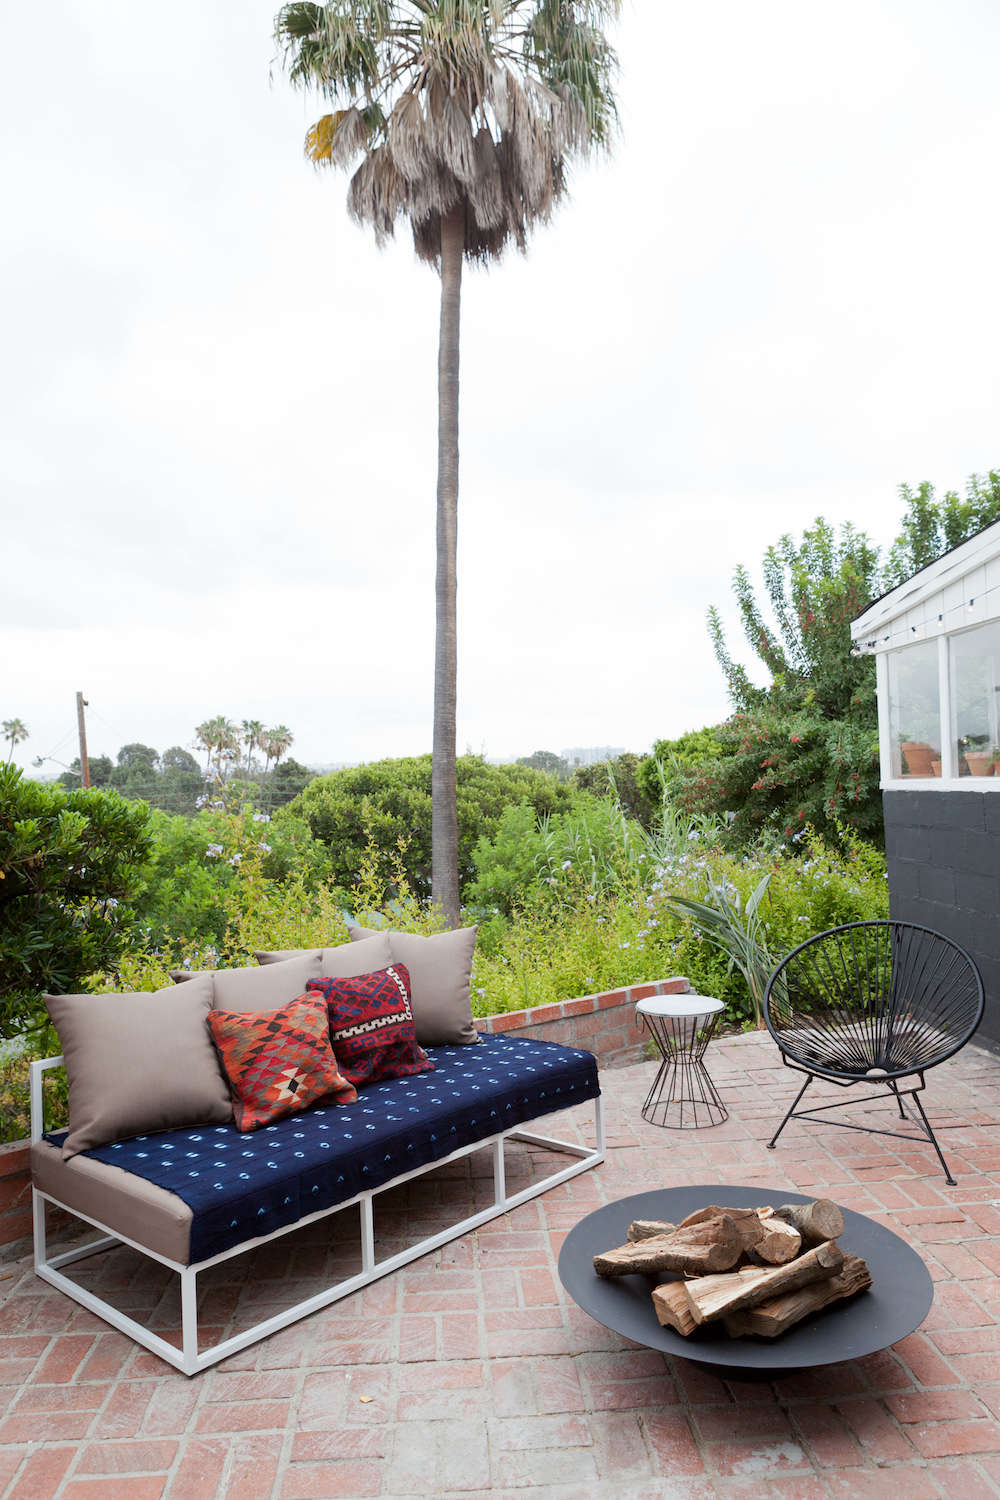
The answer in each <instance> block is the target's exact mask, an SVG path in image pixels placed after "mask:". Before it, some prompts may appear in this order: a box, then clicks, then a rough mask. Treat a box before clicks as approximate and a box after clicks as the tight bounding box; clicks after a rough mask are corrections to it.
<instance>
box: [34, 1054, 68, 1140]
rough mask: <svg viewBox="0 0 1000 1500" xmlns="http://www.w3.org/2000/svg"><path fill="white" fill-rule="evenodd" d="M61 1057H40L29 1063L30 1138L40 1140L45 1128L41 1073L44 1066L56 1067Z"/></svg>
mask: <svg viewBox="0 0 1000 1500" xmlns="http://www.w3.org/2000/svg"><path fill="white" fill-rule="evenodd" d="M63 1061H64V1059H63V1058H62V1057H42V1058H39V1059H37V1060H36V1061H35V1062H32V1063H30V1064H29V1068H30V1072H31V1139H32V1140H33V1141H40V1140H41V1138H42V1132H43V1131H44V1129H45V1124H44V1120H43V1111H42V1074H43V1073H44V1072H45V1070H46V1068H58V1067H61V1066H62V1064H63Z"/></svg>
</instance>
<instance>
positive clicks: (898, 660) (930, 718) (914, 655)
mask: <svg viewBox="0 0 1000 1500" xmlns="http://www.w3.org/2000/svg"><path fill="white" fill-rule="evenodd" d="M888 667H889V731H890V738H891V743H892V774H893V776H940V775H941V702H940V692H939V685H938V648H937V641H922V642H921V643H920V645H918V646H907V647H905V649H904V650H902V651H890V652H889V661H888Z"/></svg>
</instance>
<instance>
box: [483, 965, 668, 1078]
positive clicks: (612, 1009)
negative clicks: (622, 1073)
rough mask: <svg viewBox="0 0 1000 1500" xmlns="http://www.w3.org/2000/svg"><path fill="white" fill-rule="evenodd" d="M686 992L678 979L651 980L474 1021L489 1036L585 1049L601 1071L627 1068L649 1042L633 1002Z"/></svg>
mask: <svg viewBox="0 0 1000 1500" xmlns="http://www.w3.org/2000/svg"><path fill="white" fill-rule="evenodd" d="M690 989H691V986H690V984H689V983H688V981H687V980H686V979H684V978H681V977H677V978H673V979H656V980H653V981H651V982H649V983H647V984H633V985H630V986H629V987H628V988H627V989H621V990H605V991H604V992H603V993H602V994H600V995H584V996H583V997H582V998H581V999H579V1000H560V1001H558V1002H557V1003H556V1004H555V1005H536V1006H534V1007H533V1008H532V1009H530V1010H512V1011H508V1012H507V1013H506V1014H505V1015H501V1016H481V1017H480V1016H477V1018H476V1025H477V1027H478V1028H479V1030H480V1031H485V1032H489V1033H491V1034H493V1035H496V1034H497V1033H498V1032H502V1031H515V1032H518V1033H519V1034H520V1035H523V1036H530V1037H537V1038H538V1039H539V1040H540V1041H545V1042H563V1043H565V1044H566V1045H567V1046H570V1047H574V1046H576V1047H586V1049H587V1051H588V1052H593V1053H594V1055H595V1056H596V1058H597V1061H598V1063H599V1064H600V1066H601V1067H602V1068H626V1067H628V1065H629V1064H630V1063H637V1062H642V1060H643V1058H644V1056H645V1046H646V1042H647V1041H648V1040H649V1032H648V1031H647V1030H646V1028H645V1026H643V1024H642V1022H641V1021H637V1019H636V1014H635V1002H636V1001H637V1000H647V999H648V998H649V997H650V995H686V994H687V993H688V992H689V990H690Z"/></svg>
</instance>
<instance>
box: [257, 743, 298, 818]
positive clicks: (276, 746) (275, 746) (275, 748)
mask: <svg viewBox="0 0 1000 1500" xmlns="http://www.w3.org/2000/svg"><path fill="white" fill-rule="evenodd" d="M261 738H262V740H263V744H262V746H261V748H262V749H263V751H264V754H265V755H266V756H267V761H266V763H265V771H264V774H265V775H266V774H267V770H266V767H267V766H268V765H270V763H271V762H272V761H273V762H274V770H275V771H276V770H277V769H278V761H279V760H280V759H281V757H282V756H283V755H285V754H287V752H288V751H289V750H290V749H291V747H292V744H293V742H294V740H295V736H294V734H293V733H292V731H291V730H290V729H289V727H288V725H287V724H278V725H276V726H275V728H274V729H265V730H264V733H263V735H262V736H261ZM273 790H274V772H273V771H272V773H271V780H270V781H269V782H268V787H267V805H268V807H270V806H271V793H272V792H273Z"/></svg>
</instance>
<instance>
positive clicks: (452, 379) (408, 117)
mask: <svg viewBox="0 0 1000 1500" xmlns="http://www.w3.org/2000/svg"><path fill="white" fill-rule="evenodd" d="M619 9H620V0H329V3H328V4H325V5H320V4H313V3H308V0H293V3H292V4H288V5H285V6H283V7H282V9H281V10H280V11H279V13H278V17H277V22H276V32H277V38H278V43H279V46H281V47H282V49H283V60H284V64H285V67H286V70H287V72H288V75H289V78H290V79H291V81H292V83H293V84H294V85H295V86H297V87H300V88H303V89H309V88H315V89H317V90H318V91H319V92H320V93H321V94H322V95H324V96H325V98H326V99H328V100H329V102H330V104H331V105H332V106H333V109H332V112H331V113H329V114H325V115H323V117H322V118H321V119H319V120H317V122H316V123H315V125H313V126H312V127H311V128H310V130H309V132H308V134H307V135H306V155H307V156H308V157H309V158H310V159H311V160H312V161H313V162H315V163H316V164H317V165H319V164H327V165H332V166H340V167H346V166H348V165H349V164H350V163H351V162H352V161H353V160H354V159H355V158H356V157H358V156H360V157H361V163H360V165H359V166H358V168H357V170H356V171H355V172H354V175H353V176H352V178H351V184H350V189H349V192H348V198H347V203H348V210H349V212H350V213H351V215H352V216H353V217H354V218H355V219H356V220H357V221H358V222H359V223H368V224H371V225H372V226H373V228H374V231H375V240H376V243H377V244H379V245H381V244H383V243H384V242H385V240H386V238H387V237H388V236H391V235H392V234H393V232H394V229H395V224H396V220H397V219H407V220H409V223H410V226H411V228H412V231H413V241H414V245H415V247H416V251H417V254H418V256H419V257H420V258H421V259H422V260H425V261H429V262H430V263H431V264H432V265H434V266H436V267H437V269H438V271H439V273H440V277H441V319H440V334H439V346H438V481H437V577H436V635H435V652H434V743H433V758H432V773H431V790H432V804H433V805H432V815H431V826H432V854H431V870H432V890H433V899H434V901H435V903H436V904H437V905H438V906H439V907H440V909H441V910H442V911H443V912H444V914H445V916H446V917H447V919H448V920H449V921H450V922H451V924H452V926H456V925H457V924H458V922H459V920H460V901H459V888H458V815H457V807H456V789H455V703H456V662H457V653H456V618H455V600H456V538H457V508H458V370H459V318H460V304H461V287H462V263H463V258H464V259H466V260H469V261H473V262H475V261H479V262H481V263H483V264H488V263H489V262H491V261H494V260H497V259H498V258H499V257H500V256H501V255H502V253H503V251H504V249H505V248H506V247H507V245H509V244H510V243H511V242H513V243H514V244H516V245H517V246H518V248H519V249H521V250H523V249H524V248H525V245H526V242H527V236H528V232H529V230H530V229H531V228H532V227H533V225H534V224H535V223H537V222H544V221H545V220H546V219H548V217H549V215H550V213H551V211H552V208H553V206H554V204H555V202H556V200H557V199H558V198H560V197H561V196H562V194H563V193H564V192H565V190H566V164H567V159H568V157H569V156H571V155H574V154H577V155H585V154H586V153H587V152H588V151H590V150H591V148H593V147H601V146H605V145H607V144H608V142H609V139H610V136H611V134H612V132H613V129H614V126H615V123H616V119H617V115H616V108H615V101H614V95H613V93H612V90H611V80H612V76H613V73H614V68H615V55H614V52H613V51H612V49H611V47H610V45H609V43H608V41H607V40H606V38H605V36H604V35H603V32H602V30H601V27H602V25H603V24H604V23H605V22H607V21H610V20H612V19H613V18H614V17H615V16H617V14H618V11H619Z"/></svg>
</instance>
